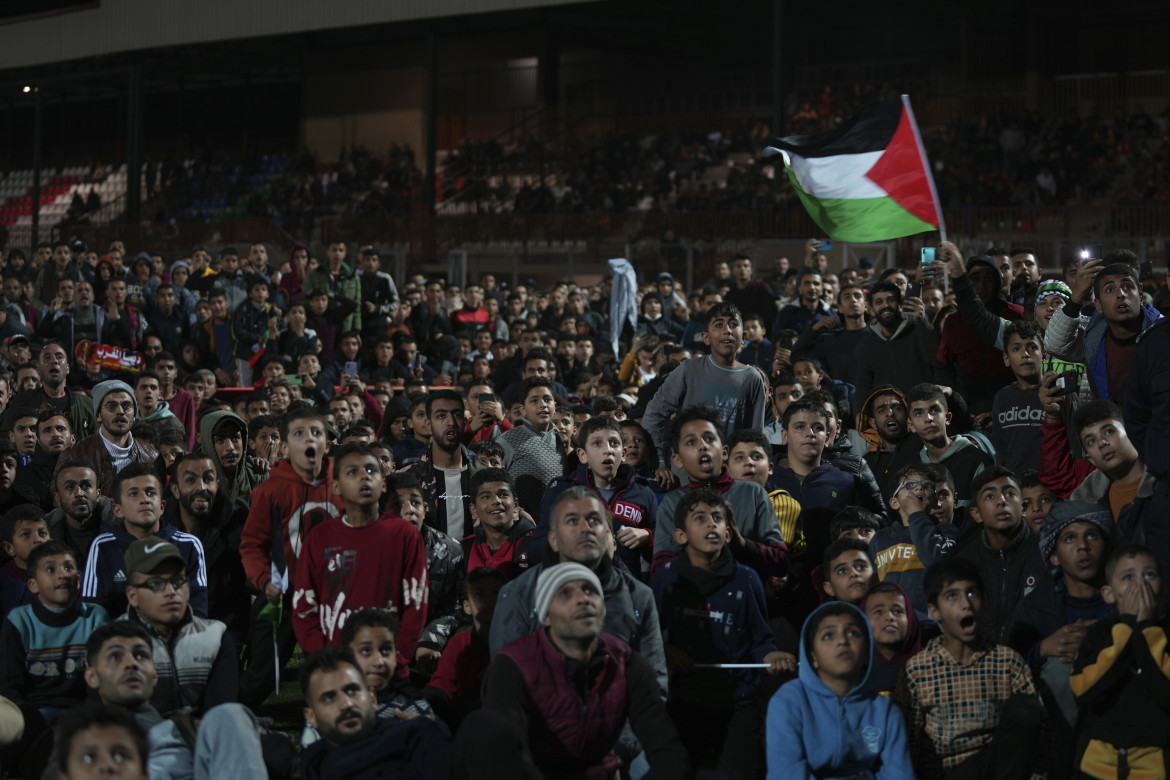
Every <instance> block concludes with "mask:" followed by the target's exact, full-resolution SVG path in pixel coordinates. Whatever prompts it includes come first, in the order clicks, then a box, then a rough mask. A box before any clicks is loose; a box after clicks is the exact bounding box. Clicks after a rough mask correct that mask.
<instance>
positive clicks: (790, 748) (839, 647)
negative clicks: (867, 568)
mask: <svg viewBox="0 0 1170 780" xmlns="http://www.w3.org/2000/svg"><path fill="white" fill-rule="evenodd" d="M801 636H802V641H801V643H800V677H799V679H796V680H793V681H792V682H790V683H788V684H786V685H784V686H783V687H781V688H780V690H779V691H777V692H776V694H775V695H774V696H773V697H772V701H771V702H770V703H769V704H768V723H767V729H766V731H765V733H764V735H765V739H766V741H767V748H768V777H769V778H781V777H806V778H811V777H850V778H862V777H880V778H891V780H892V779H893V778H899V779H903V778H904V779H905V780H910V779H911V778H913V777H914V770H913V768H912V767H911V763H910V755H909V752H908V750H907V744H906V726H905V725H904V723H903V721H902V715H901V713H899V712H898V710H897V708H896V707H894V706H893V705H892V704H891V703H890V701H889V700H888V699H886V698H884V697H882V696H879V695H877V693H876V692H875V691H874V689H873V680H874V676H875V664H874V655H875V653H874V645H875V642H874V640H873V638H872V636H871V634H870V630H869V625H868V624H867V623H866V620H865V616H864V615H863V614H861V612H860V610H858V609H857V608H856V607H854V606H852V605H850V604H844V603H840V602H830V603H828V604H825V605H823V606H821V607H819V608H818V609H817V610H816V611H815V612H813V614H812V615H810V616H809V618H808V620H806V621H805V623H804V629H803V631H802V632H801Z"/></svg>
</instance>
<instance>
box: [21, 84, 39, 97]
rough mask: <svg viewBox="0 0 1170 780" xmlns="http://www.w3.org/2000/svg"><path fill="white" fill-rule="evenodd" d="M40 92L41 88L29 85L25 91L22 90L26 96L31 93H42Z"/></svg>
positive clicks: (25, 86) (26, 85) (25, 87)
mask: <svg viewBox="0 0 1170 780" xmlns="http://www.w3.org/2000/svg"><path fill="white" fill-rule="evenodd" d="M40 91H41V89H40V87H34V86H31V85H29V84H25V85H24V89H22V90H21V92H23V93H24V94H26V95H27V94H28V93H30V92H40Z"/></svg>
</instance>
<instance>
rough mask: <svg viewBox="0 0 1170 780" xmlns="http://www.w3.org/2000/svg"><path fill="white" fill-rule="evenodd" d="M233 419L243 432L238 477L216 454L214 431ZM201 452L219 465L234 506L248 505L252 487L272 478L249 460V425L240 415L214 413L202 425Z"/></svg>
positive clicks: (219, 473) (200, 435) (224, 488)
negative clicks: (257, 469)
mask: <svg viewBox="0 0 1170 780" xmlns="http://www.w3.org/2000/svg"><path fill="white" fill-rule="evenodd" d="M225 419H226V420H231V421H232V422H234V423H236V425H237V427H238V428H239V429H240V443H241V445H242V452H241V453H240V462H239V463H238V464H236V468H235V474H232V475H229V474H228V473H227V471H226V470H225V469H224V467H223V464H222V463H220V462H219V458H218V457H217V456H216V454H215V436H214V435H213V432H214V431H215V427H216V426H217V425H219V423H220V421H221V420H225ZM199 449H200V451H201V452H203V453H204V454H205V455H207V457H209V458H211V462H212V463H214V464H215V472H216V473H217V474H218V475H219V483H220V485H219V487H220V489H221V490H222V491H223V492H224V493H225V494H226V495H227V497H228V499H229V500H230V501H231V503H232V505H233V506H247V505H248V501H250V500H251V497H252V488H254V487H256V486H257V485H259V484H260V483H261V482H263V481H264V480H266V479H268V475H267V474H261V473H259V472H258V471H256V470H255V469H254V468H253V467H252V464H251V463H250V462H249V460H248V426H247V424H246V423H245V422H244V421H243V420H242V419H241V418H240V417H239V416H238V415H236V414H234V413H232V412H228V411H218V412H212V413H211V414H209V415H207V416H206V417H204V418H203V420H201V421H200V423H199Z"/></svg>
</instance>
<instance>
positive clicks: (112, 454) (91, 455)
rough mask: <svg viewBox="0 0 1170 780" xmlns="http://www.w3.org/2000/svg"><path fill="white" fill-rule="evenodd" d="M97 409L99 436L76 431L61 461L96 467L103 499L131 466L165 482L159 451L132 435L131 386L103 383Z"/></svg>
mask: <svg viewBox="0 0 1170 780" xmlns="http://www.w3.org/2000/svg"><path fill="white" fill-rule="evenodd" d="M46 349H47V347H46ZM42 352H43V350H42ZM93 406H94V409H95V410H96V411H97V423H98V430H97V433H95V434H94V435H92V436H89V437H88V438H83V434H82V432H81V431H80V430H78V431H76V434H77V439H78V442H77V444H75V445H73V446H72V447H70V448H69V449H68V450H66V451H65V452H64V453H63V455H64V457H63V458H61V460H60V461H58V462H64V461H65V460H68V459H69V458H74V457H77V458H82V459H83V460H86V461H88V462H89V463H90V464H92V465H93V468H94V473H95V474H96V475H97V479H98V488H99V489H100V490H101V492H102V495H103V496H109V495H111V494H112V488H113V486H114V477H115V476H117V474H118V472H120V471H121V470H122V469H124V468H126V467H127V466H129V465H130V464H131V463H149V464H151V465H153V466H155V467H156V469H157V470H158V471H157V473H158V475H159V478H160V479H161V478H162V474H163V472H162V471H161V469H162V468H163V466H162V463H163V461H162V459H161V458H159V456H158V452H156V451H155V449H154V447H151V446H150V445H149V444H144V443H143V442H138V441H135V440H134V436H133V435H131V433H130V426H131V425H133V424H134V419H135V417H136V414H137V409H138V402H137V401H136V400H135V399H134V390H133V389H132V388H131V387H130V385H128V384H126V383H125V382H122V381H119V380H117V379H111V380H109V381H106V382H101V383H100V384H98V385H96V386H95V387H94V388H93ZM111 614H112V613H111Z"/></svg>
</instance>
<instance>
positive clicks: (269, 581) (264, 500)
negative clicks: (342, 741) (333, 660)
mask: <svg viewBox="0 0 1170 780" xmlns="http://www.w3.org/2000/svg"><path fill="white" fill-rule="evenodd" d="M280 441H281V448H282V449H283V451H284V453H283V454H285V455H287V458H286V459H285V460H282V461H280V462H279V463H277V464H276V467H275V468H273V469H272V473H271V474H270V475H269V477H268V480H267V481H265V482H263V483H261V484H259V485H257V486H256V488H255V489H254V490H253V491H252V507H251V509H250V510H249V512H248V519H247V521H246V522H245V523H244V530H243V533H242V535H241V538H240V557H241V558H242V559H243V562H244V573H245V574H246V575H247V577H248V581H249V582H250V583H251V584H252V586H253V587H254V588H255V589H256V590H257V591H258V592H259V593H261V594H263V596H264V598H258V599H256V601H255V603H254V604H253V609H252V621H251V626H252V628H251V631H250V634H249V637H248V645H249V651H248V653H249V660H248V666H247V668H246V669H245V671H244V673H243V675H242V676H241V678H240V701H241V702H242V703H244V704H247V705H249V706H259V705H260V704H262V703H263V702H264V699H266V698H267V697H268V695H269V694H270V693H272V692H273V691H274V690H275V689H276V687H275V686H276V679H277V673H278V672H279V667H277V666H276V664H277V663H278V656H279V664H280V667H283V666H284V665H285V664H286V663H288V659H289V658H291V657H292V653H293V649H294V648H295V647H296V637H295V636H294V635H293V629H292V619H291V616H292V594H293V586H294V584H295V577H294V575H295V573H296V560H297V555H298V553H300V550H301V546H302V544H303V543H304V538H305V535H306V534H307V533H308V532H309V530H310V529H312V528H313V527H314V526H316V525H319V524H321V523H323V522H325V521H326V520H329V519H331V518H334V517H337V516H339V515H340V514H341V512H342V511H343V510H344V508H345V504H344V503H343V502H342V501H341V498H340V497H338V496H337V495H336V494H335V493H334V491H333V468H332V463H331V462H330V460H329V457H328V455H327V453H328V452H329V438H328V436H327V435H326V433H325V420H324V418H323V417H321V415H320V414H319V413H318V412H317V411H316V410H315V409H313V408H312V407H305V408H301V409H296V410H293V411H290V412H288V413H286V414H285V415H284V416H283V417H282V418H281V420H280ZM265 609H267V610H268V611H267V612H266V613H265V616H264V617H260V613H261V611H263V610H265ZM274 622H275V624H276V642H275V646H276V647H275V649H274V643H273V623H274Z"/></svg>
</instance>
